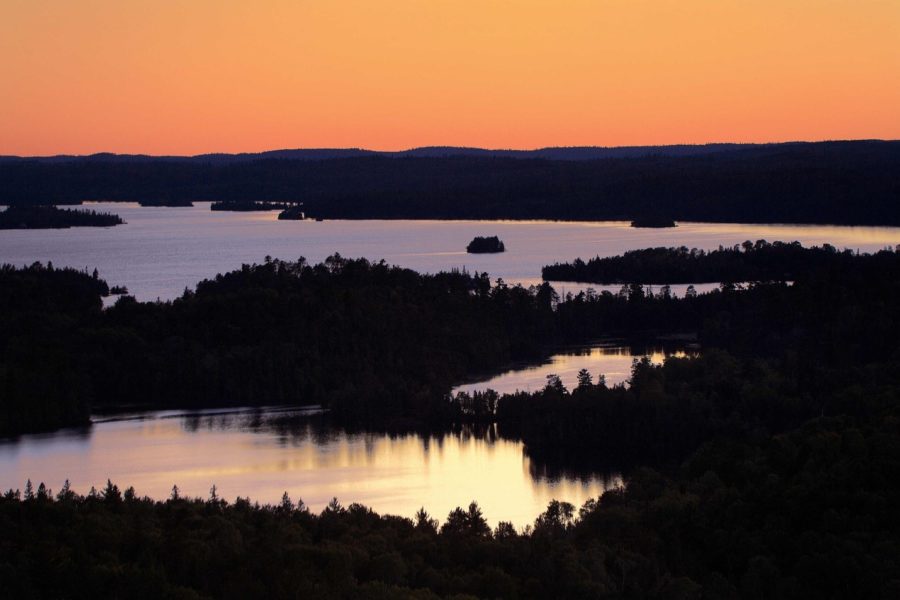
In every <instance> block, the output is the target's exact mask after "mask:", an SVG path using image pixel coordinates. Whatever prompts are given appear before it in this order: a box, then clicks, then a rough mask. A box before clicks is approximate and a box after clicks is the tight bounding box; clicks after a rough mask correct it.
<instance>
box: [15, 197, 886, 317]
mask: <svg viewBox="0 0 900 600" xmlns="http://www.w3.org/2000/svg"><path fill="white" fill-rule="evenodd" d="M87 207H88V208H92V209H95V210H102V211H109V212H113V213H116V214H118V215H120V216H121V217H122V218H123V219H124V220H125V221H126V222H127V225H120V226H117V227H110V228H99V229H98V228H72V229H61V230H36V231H34V230H32V231H0V262H5V263H13V264H16V265H21V264H26V263H31V262H34V261H36V260H40V261H44V262H46V261H48V260H51V261H53V263H54V264H55V265H57V266H70V267H75V268H79V269H84V268H87V269H89V270H93V269H94V268H95V267H96V268H97V269H98V270H99V271H100V275H101V276H102V277H103V278H104V279H106V280H107V281H108V282H109V283H110V285H125V286H127V287H128V289H129V291H130V292H131V293H132V294H134V295H135V296H136V297H137V298H138V299H139V300H155V299H156V298H161V299H163V300H166V299H171V298H174V297H176V296H178V295H180V294H181V292H182V291H184V288H185V287H193V286H194V285H196V283H197V282H198V281H200V280H201V279H204V278H208V277H213V276H215V275H216V274H217V273H222V272H226V271H230V270H233V269H236V268H238V267H240V265H241V264H242V263H252V262H262V260H263V259H264V257H265V256H266V255H270V256H273V257H275V258H281V259H284V260H293V259H296V258H298V257H300V256H304V257H306V259H307V260H309V261H311V262H319V261H321V260H323V259H324V258H326V257H327V256H328V255H330V254H333V253H335V252H339V253H340V254H342V255H343V256H347V257H353V258H356V257H365V258H368V259H371V260H379V259H382V258H383V259H385V260H386V261H388V262H389V263H391V264H397V265H400V266H403V267H409V268H411V269H415V270H417V271H420V272H436V271H440V270H448V269H452V268H462V267H466V268H467V269H468V270H469V271H476V270H477V271H487V272H488V273H489V274H490V275H491V277H492V278H498V277H500V278H503V279H504V280H505V281H507V282H509V283H523V284H525V285H528V284H533V283H540V281H541V279H540V277H541V267H542V266H544V265H547V264H551V263H554V262H562V261H570V260H573V259H574V258H577V257H581V258H584V259H587V258H591V257H593V256H598V255H600V256H611V255H615V254H620V253H622V252H623V251H625V250H632V249H637V248H646V247H649V246H672V245H674V246H681V245H684V246H688V247H697V248H705V249H712V248H716V247H718V246H719V245H720V244H721V245H725V246H730V245H734V244H739V243H741V242H743V241H744V240H748V239H749V240H758V239H767V240H769V241H776V240H782V241H793V240H799V241H800V242H802V243H803V244H804V245H808V244H822V243H826V242H827V243H830V244H833V245H835V246H837V247H839V248H844V247H849V248H853V249H859V250H863V251H865V250H877V249H880V248H883V247H884V246H894V245H896V244H898V243H900V228H892V227H830V226H824V227H823V226H796V225H738V224H708V223H681V224H679V226H678V227H677V228H674V229H635V228H632V227H629V226H628V224H627V223H608V222H606V223H574V222H548V221H323V222H315V221H278V220H277V218H276V217H277V213H275V212H267V213H236V212H213V211H210V210H209V203H206V202H201V203H197V204H196V205H195V206H194V207H192V208H166V207H158V208H142V207H140V206H138V205H137V204H125V203H95V204H91V205H88V206H87ZM477 235H482V236H484V235H499V236H500V238H501V239H502V240H503V241H504V242H505V244H506V248H507V251H506V252H505V253H502V254H479V255H472V254H466V252H465V247H466V244H468V243H469V241H471V239H472V238H473V237H475V236H477ZM648 283H652V282H648ZM554 285H555V287H556V288H557V291H558V292H560V293H565V292H566V291H574V292H577V291H578V290H580V289H583V288H584V287H586V286H581V285H579V284H564V283H557V284H554ZM595 287H596V286H595ZM673 287H675V286H673ZM706 287H710V286H704V287H703V288H701V287H700V286H698V290H701V289H706ZM713 287H714V286H713ZM676 289H677V288H676Z"/></svg>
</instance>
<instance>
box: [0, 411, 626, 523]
mask: <svg viewBox="0 0 900 600" xmlns="http://www.w3.org/2000/svg"><path fill="white" fill-rule="evenodd" d="M300 412H302V411H299V410H286V409H270V410H251V409H246V410H238V411H234V410H232V411H202V412H177V411H161V412H151V413H142V414H138V415H133V416H131V417H130V418H109V419H105V420H104V419H100V420H98V421H97V422H95V424H94V425H93V426H92V427H90V428H88V429H81V430H72V429H68V430H62V431H58V432H55V433H50V434H41V435H27V436H22V437H21V438H19V439H18V440H14V441H11V440H6V441H0V488H2V489H4V490H5V489H8V488H19V489H21V488H23V487H24V485H25V481H26V479H28V478H31V479H32V481H33V482H34V483H35V485H37V483H38V482H40V481H43V482H45V483H46V484H47V485H48V486H49V487H50V488H52V489H53V490H58V489H59V487H60V486H61V485H62V483H63V481H65V479H66V478H68V479H69V480H70V481H71V485H72V486H73V488H74V489H75V490H76V491H77V492H79V493H82V494H83V493H86V492H87V491H88V490H89V489H90V487H91V486H95V487H96V488H97V489H101V488H102V487H103V486H104V485H105V483H106V480H107V479H111V480H112V481H113V482H114V483H117V484H118V485H120V487H127V486H129V485H133V486H134V487H135V490H136V491H137V493H138V495H148V496H151V497H153V498H158V499H159V498H166V497H167V496H168V495H169V494H170V491H171V489H172V486H173V485H175V484H177V485H178V487H179V489H180V491H181V493H182V495H187V496H201V497H207V496H208V493H209V488H210V487H211V486H212V485H214V484H215V485H216V487H217V490H218V493H219V495H220V496H221V497H223V498H225V499H227V500H229V501H233V500H234V498H235V497H236V496H239V495H240V496H242V497H247V496H249V497H250V498H251V499H253V500H256V501H258V502H260V503H272V504H274V503H277V502H279V501H280V499H281V495H282V493H283V492H285V491H287V492H288V494H289V495H290V496H291V497H292V499H293V500H295V501H296V500H298V499H302V500H303V501H304V502H305V503H306V504H307V505H308V506H309V507H310V508H311V509H312V510H314V511H321V510H322V509H323V508H324V507H325V505H326V504H327V503H328V501H329V500H330V499H331V498H332V497H337V498H338V499H339V500H340V501H341V502H342V503H343V504H344V505H347V504H349V503H351V502H360V503H363V504H365V505H367V506H369V507H371V508H373V509H374V510H376V511H377V512H380V513H387V514H396V515H401V516H407V517H412V516H413V515H414V513H415V512H416V511H417V510H418V509H419V508H420V507H422V506H424V507H425V508H426V510H428V511H429V512H430V513H432V514H433V515H434V516H436V517H438V518H439V519H441V520H443V519H444V518H446V516H447V514H448V513H449V512H450V510H451V509H453V508H454V507H456V506H467V505H468V503H469V502H470V501H472V500H477V501H478V503H479V505H480V506H481V507H482V509H483V510H484V513H485V517H486V518H487V519H488V520H489V521H490V522H491V524H496V523H497V522H498V521H501V520H504V521H511V522H513V523H514V524H516V525H517V526H519V527H522V526H524V525H526V524H529V523H532V522H533V521H534V519H535V517H536V516H537V515H538V514H540V513H541V512H542V511H543V510H544V509H545V508H546V505H547V503H548V502H549V501H550V500H551V499H553V498H556V499H559V500H566V501H569V502H572V503H573V504H575V505H576V506H580V505H581V504H583V503H584V502H585V501H586V500H588V499H589V498H592V497H597V496H599V495H600V494H602V493H603V491H604V490H605V489H607V488H608V487H610V486H615V485H620V484H621V479H620V478H619V477H617V476H601V475H586V476H585V475H574V474H555V475H553V476H548V475H547V474H546V470H545V469H543V468H542V467H540V466H539V465H536V464H532V461H531V459H529V458H528V457H527V456H526V455H525V453H524V452H523V447H522V444H521V443H520V442H516V441H510V440H504V439H501V438H498V437H497V436H496V434H495V432H494V430H488V431H487V432H484V433H479V434H474V433H471V432H465V431H464V432H455V433H447V434H443V435H417V434H409V435H399V436H389V435H387V434H382V433H363V434H353V433H347V432H345V431H342V430H338V429H333V428H330V427H328V426H327V425H323V424H321V423H319V421H318V420H316V419H315V418H313V417H309V418H308V417H303V416H301V415H298V413H300Z"/></svg>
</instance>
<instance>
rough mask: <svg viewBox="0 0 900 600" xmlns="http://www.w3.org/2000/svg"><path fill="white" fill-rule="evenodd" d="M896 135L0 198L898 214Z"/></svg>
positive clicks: (205, 170) (795, 218) (153, 171)
mask: <svg viewBox="0 0 900 600" xmlns="http://www.w3.org/2000/svg"><path fill="white" fill-rule="evenodd" d="M898 189H900V143H898V142H873V141H861V142H822V143H812V144H775V145H761V146H736V147H734V148H725V149H722V150H721V151H717V152H712V153H708V154H701V155H693V156H672V155H663V154H660V155H649V156H648V155H646V153H644V154H641V155H639V156H638V157H635V158H607V159H602V160H575V161H571V160H549V159H518V158H504V157H499V156H422V157H407V158H387V157H382V156H357V157H347V158H332V159H329V160H291V159H287V158H281V159H278V158H266V159H260V160H250V161H245V162H244V161H242V162H231V161H224V162H217V161H208V162H203V161H199V160H176V159H166V158H158V159H146V158H144V159H140V160H138V159H134V160H116V159H115V157H108V158H107V159H104V158H103V157H94V158H91V159H82V160H59V161H45V160H28V159H16V160H6V161H0V190H2V197H0V202H5V203H10V204H34V203H72V202H78V201H81V200H93V199H104V200H129V201H143V202H162V203H166V204H171V203H174V202H177V201H184V202H189V201H199V200H208V201H271V202H280V201H297V202H304V203H305V210H306V211H307V212H308V213H309V214H312V215H315V216H316V217H320V218H349V219H362V218H425V219H441V218H454V219H459V218H472V219H497V218H509V219H570V220H609V219H620V220H629V221H630V220H633V219H642V218H646V217H655V216H657V215H660V214H664V215H666V217H667V218H671V219H674V220H679V221H690V220H694V221H720V222H721V221H735V222H785V223H798V222H800V223H835V224H879V225H883V224H893V225H897V224H900V204H898V203H897V201H896V200H897V190H898Z"/></svg>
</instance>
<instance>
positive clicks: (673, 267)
mask: <svg viewBox="0 0 900 600" xmlns="http://www.w3.org/2000/svg"><path fill="white" fill-rule="evenodd" d="M878 260H880V259H879V258H878V257H872V256H867V255H863V256H856V255H855V254H854V252H853V251H852V250H843V251H841V252H838V250H837V248H835V247H834V246H831V245H829V244H825V245H823V246H821V247H819V246H814V247H811V248H804V247H803V246H801V245H800V243H799V242H792V243H786V242H774V243H772V244H770V243H768V242H767V241H766V240H757V241H756V242H751V241H750V240H747V241H746V242H744V243H743V244H741V245H739V246H734V247H732V248H723V247H721V246H720V247H719V249H718V250H712V251H709V252H707V251H706V250H702V249H700V250H698V249H697V248H691V249H690V250H689V249H688V248H687V247H685V246H681V247H679V248H646V249H643V250H630V251H628V252H625V253H624V254H622V255H620V256H609V257H604V258H601V257H599V256H598V257H596V258H592V259H590V260H588V261H587V262H585V261H583V260H581V259H580V258H578V259H575V260H574V261H572V262H570V263H562V264H560V263H557V264H554V265H549V266H546V267H544V268H543V269H542V270H541V272H542V275H543V277H544V279H545V280H547V281H583V282H589V283H607V284H609V283H631V282H643V283H657V284H672V283H721V282H730V283H736V282H750V281H793V280H794V279H797V278H802V277H803V274H804V272H808V271H819V270H822V269H829V268H831V269H842V270H843V269H847V268H848V267H850V266H851V265H860V264H865V263H867V262H872V261H876V262H877V261H878Z"/></svg>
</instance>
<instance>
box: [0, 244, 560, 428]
mask: <svg viewBox="0 0 900 600" xmlns="http://www.w3.org/2000/svg"><path fill="white" fill-rule="evenodd" d="M0 275H2V278H3V280H2V282H0V283H2V296H0V300H2V303H0V390H3V393H2V395H0V433H6V434H8V433H16V432H21V431H28V430H34V429H45V428H54V427H58V426H60V425H64V424H67V423H80V422H84V421H85V420H86V419H87V416H88V412H87V411H88V410H89V409H90V408H91V407H93V408H103V407H114V406H117V405H123V404H126V405H134V404H138V405H146V406H174V407H205V406H222V405H263V404H282V403H289V404H322V405H325V406H327V407H329V408H330V409H331V411H332V413H333V414H334V415H335V416H336V417H337V418H340V419H342V420H345V421H361V422H368V421H376V420H391V419H413V420H417V421H427V420H434V419H438V420H445V419H446V418H447V416H446V414H445V413H446V409H447V404H446V403H445V402H444V400H443V397H444V394H445V393H446V392H447V391H448V390H449V389H450V387H451V386H452V385H453V384H454V383H455V382H457V381H459V380H461V379H463V378H464V377H465V376H466V375H467V374H470V373H477V372H484V371H490V370H494V369H497V368H499V367H500V366H502V365H504V364H506V363H508V362H510V361H512V360H521V359H528V358H535V357H538V356H539V355H540V353H541V352H543V351H544V348H545V347H546V346H547V345H548V344H550V343H552V342H553V341H555V340H554V336H555V335H556V329H555V326H554V313H553V311H552V308H551V302H552V290H551V289H550V288H549V286H546V285H545V286H543V287H542V288H540V289H538V290H536V291H532V292H529V291H528V290H525V289H522V288H518V287H508V286H505V285H501V286H493V287H492V286H491V285H490V282H489V281H488V279H487V276H486V275H478V274H476V275H469V274H465V273H442V274H438V275H419V274H417V273H415V272H413V271H409V270H405V269H400V268H396V267H389V266H387V265H385V264H383V263H377V264H370V263H369V262H367V261H365V260H347V259H343V258H341V257H339V256H334V257H331V258H329V259H328V260H327V261H326V262H325V263H324V264H320V265H315V266H311V265H308V264H306V263H305V261H303V260H302V259H301V260H300V261H298V262H293V263H286V262H282V261H272V260H269V261H267V262H266V263H265V264H262V265H254V266H244V267H243V268H242V269H240V270H237V271H234V272H231V273H227V274H225V275H219V276H217V277H216V278H215V279H213V280H208V281H203V282H200V283H199V284H198V286H197V290H196V292H189V291H186V292H185V294H184V295H183V296H182V297H181V298H179V299H177V300H175V301H174V302H166V303H152V302H148V303H140V302H136V301H135V300H134V299H133V298H131V297H128V296H125V297H123V298H121V299H119V301H118V302H117V303H116V304H115V305H114V306H113V307H112V308H110V309H108V310H101V301H100V296H101V293H105V292H106V291H107V289H106V284H105V283H102V282H98V281H96V280H95V279H94V278H92V277H91V276H88V275H86V274H78V273H77V272H72V271H67V270H66V271H60V270H57V269H50V268H47V267H42V266H41V265H40V264H36V265H33V266H32V267H29V268H26V269H13V268H11V267H5V268H4V269H3V270H2V273H0ZM73 278H75V279H76V280H78V281H79V282H80V283H79V284H78V285H74V284H73V283H72V281H71V280H72V279H73ZM101 285H102V289H101V288H100V287H99V286H101ZM45 296H46V297H47V298H48V299H49V300H44V299H43V298H44V297H45Z"/></svg>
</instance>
